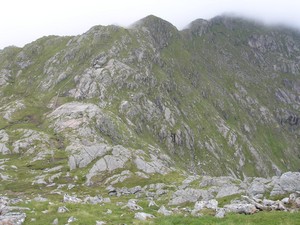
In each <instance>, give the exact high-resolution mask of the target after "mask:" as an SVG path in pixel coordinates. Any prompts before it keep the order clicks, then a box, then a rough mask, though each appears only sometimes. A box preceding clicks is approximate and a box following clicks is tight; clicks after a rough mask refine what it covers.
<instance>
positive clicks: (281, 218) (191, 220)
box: [154, 212, 300, 225]
mask: <svg viewBox="0 0 300 225" xmlns="http://www.w3.org/2000/svg"><path fill="white" fill-rule="evenodd" d="M154 224H159V225H176V224H178V225H202V224H203V225H215V224H218V225H235V224H236V225H240V224H243V225H250V224H251V225H252V224H255V225H260V224H261V225H299V224H300V213H299V212H297V213H289V212H259V213H256V214H254V215H241V214H229V215H227V216H226V217H225V218H223V219H219V218H215V217H211V216H203V217H200V218H195V217H190V216H187V217H184V216H169V217H160V218H157V219H156V220H155V221H154Z"/></svg>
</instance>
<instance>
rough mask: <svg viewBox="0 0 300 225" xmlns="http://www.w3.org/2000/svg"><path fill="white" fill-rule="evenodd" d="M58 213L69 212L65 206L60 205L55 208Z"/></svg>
mask: <svg viewBox="0 0 300 225" xmlns="http://www.w3.org/2000/svg"><path fill="white" fill-rule="evenodd" d="M57 212H58V213H65V212H69V209H68V208H67V207H66V206H60V207H58V209H57Z"/></svg>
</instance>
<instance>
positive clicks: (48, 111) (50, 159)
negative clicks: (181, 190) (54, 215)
mask: <svg viewBox="0 0 300 225" xmlns="http://www.w3.org/2000/svg"><path fill="white" fill-rule="evenodd" d="M299 56H300V34H299V33H298V32H296V31H293V30H290V29H287V28H278V27H264V26H262V25H260V24H256V23H253V22H249V21H245V20H243V19H239V18H229V17H216V18H214V19H212V20H210V21H205V20H196V21H194V22H192V23H191V24H190V25H189V26H188V28H187V29H185V30H183V31H178V30H177V29H176V27H174V26H173V25H172V24H170V23H168V22H167V21H164V20H162V19H160V18H157V17H154V16H148V17H146V18H144V19H142V20H140V21H138V22H136V23H135V24H133V25H132V26H131V27H130V28H128V29H125V28H122V27H117V26H106V27H104V26H95V27H93V28H91V29H90V30H89V31H87V32H86V33H84V34H82V35H79V36H75V37H57V36H49V37H43V38H41V39H39V40H37V41H35V42H32V43H30V44H28V45H26V46H25V47H24V48H17V47H7V48H5V49H3V50H2V51H1V52H0V95H1V98H0V105H1V106H0V114H1V118H0V127H1V131H0V151H1V158H2V160H4V161H3V162H4V163H5V165H15V166H17V167H18V169H15V170H14V169H9V170H7V171H5V172H4V173H3V176H7V180H6V183H7V185H8V186H9V185H10V184H11V183H12V182H17V183H18V182H21V183H22V184H23V183H26V184H27V185H28V186H30V185H31V183H33V184H51V183H52V182H53V181H54V180H57V182H64V180H68V179H69V180H72V181H76V179H79V181H76V182H81V183H84V184H86V185H90V186H91V185H95V186H97V185H103V184H104V183H106V184H108V183H110V182H111V181H112V180H115V183H117V182H118V181H120V180H122V181H124V180H126V179H127V180H130V179H131V180H134V179H138V178H144V179H145V177H148V176H161V175H164V174H168V173H170V174H174V173H175V174H185V173H187V174H189V173H193V174H199V175H214V176H220V175H231V176H234V177H238V178H245V177H248V176H264V177H270V176H273V175H280V174H282V173H283V172H286V171H296V170H298V169H299V165H300V152H299V141H298V138H299V134H300V130H299V110H300V108H299V107H300V97H299V96H300V79H299V78H300V77H299V76H300V57H299ZM45 168H47V170H48V171H53V172H49V173H45ZM54 168H60V169H59V171H60V172H59V173H57V172H56V170H55V169H54ZM124 171H127V172H126V174H127V175H126V176H124V174H123V175H122V173H124ZM25 174H26V179H25V180H24V179H23V178H24V175H25ZM113 175H115V176H113ZM174 176H175V175H174ZM75 178H76V179H75ZM129 178H130V179H129ZM118 179H119V180H118Z"/></svg>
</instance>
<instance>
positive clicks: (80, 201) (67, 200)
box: [63, 194, 82, 204]
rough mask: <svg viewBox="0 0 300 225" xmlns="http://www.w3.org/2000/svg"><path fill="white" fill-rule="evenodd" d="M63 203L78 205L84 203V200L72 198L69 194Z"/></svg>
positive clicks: (65, 196)
mask: <svg viewBox="0 0 300 225" xmlns="http://www.w3.org/2000/svg"><path fill="white" fill-rule="evenodd" d="M63 202H66V203H75V204H78V203H82V200H81V199H80V198H77V197H76V196H70V195H68V194H65V195H64V200H63Z"/></svg>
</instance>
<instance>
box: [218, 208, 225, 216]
mask: <svg viewBox="0 0 300 225" xmlns="http://www.w3.org/2000/svg"><path fill="white" fill-rule="evenodd" d="M225 214H226V211H225V209H224V208H218V209H217V211H216V214H215V217H217V218H224V217H225Z"/></svg>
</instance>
